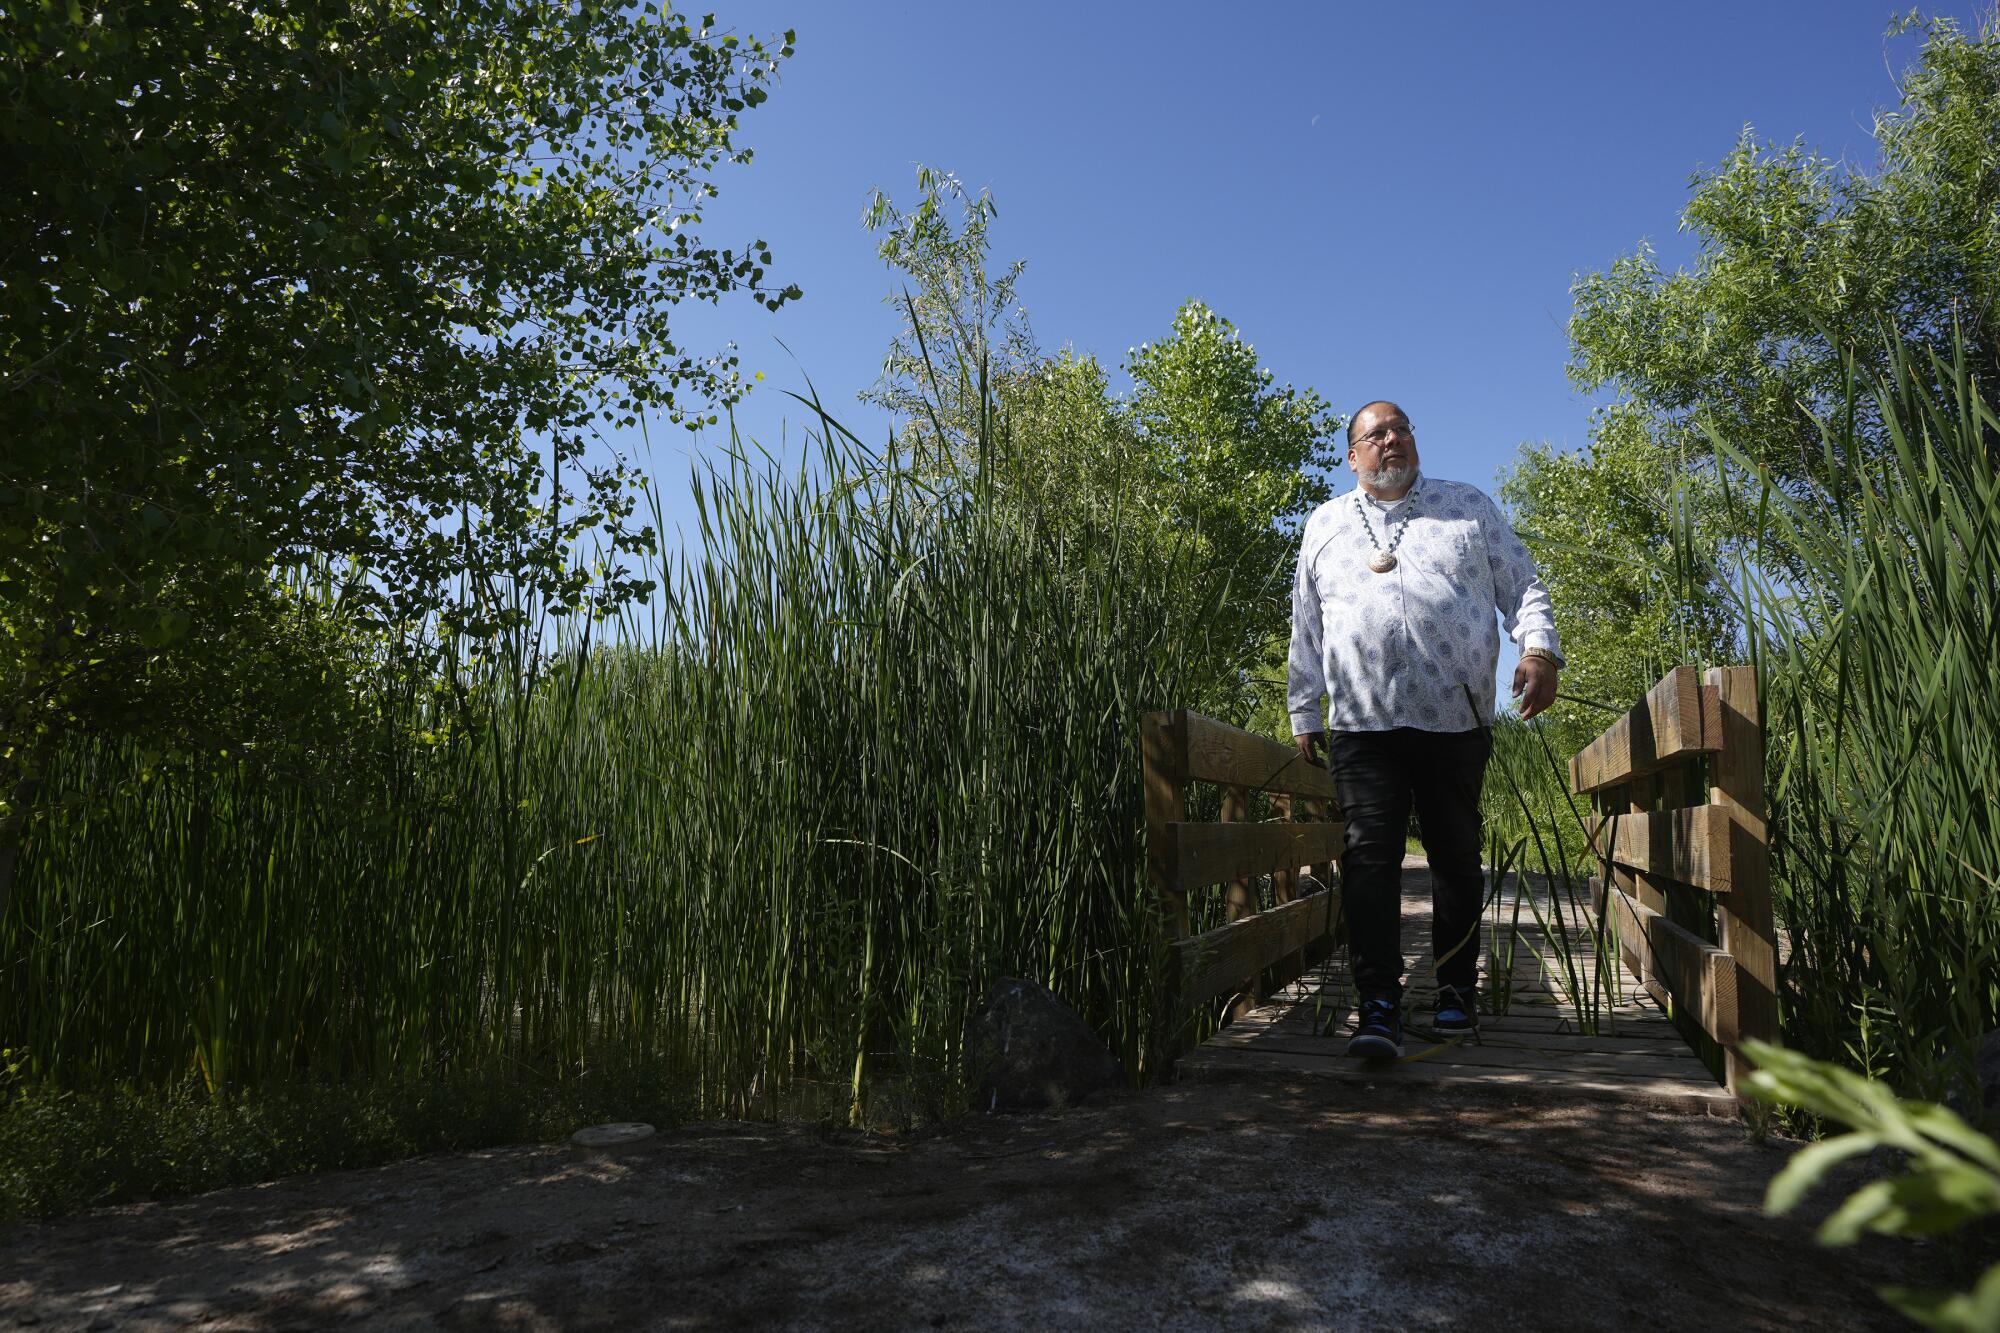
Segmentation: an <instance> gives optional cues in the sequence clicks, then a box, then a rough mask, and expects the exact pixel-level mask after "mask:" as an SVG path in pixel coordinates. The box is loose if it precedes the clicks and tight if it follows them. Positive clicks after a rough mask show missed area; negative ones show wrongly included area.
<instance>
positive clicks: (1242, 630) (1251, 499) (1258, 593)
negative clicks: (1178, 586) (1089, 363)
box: [1126, 301, 1342, 735]
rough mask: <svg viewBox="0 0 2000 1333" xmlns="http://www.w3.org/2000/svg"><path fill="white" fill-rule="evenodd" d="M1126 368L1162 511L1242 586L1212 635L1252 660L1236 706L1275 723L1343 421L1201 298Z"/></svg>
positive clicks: (1213, 573)
mask: <svg viewBox="0 0 2000 1333" xmlns="http://www.w3.org/2000/svg"><path fill="white" fill-rule="evenodd" d="M1126 369H1127V371H1129V372H1130V374H1131V376H1132V381H1133V393H1132V398H1131V403H1130V409H1129V410H1130V417H1131V421H1132V424H1133V427H1134V431H1135V433H1136V434H1137V436H1138V439H1139V443H1140V447H1141V448H1142V449H1143V450H1144V451H1145V453H1146V456H1147V460H1148V465H1149V467H1150V469H1151V471H1152V472H1153V474H1154V475H1155V476H1157V477H1159V478H1161V479H1162V482H1163V484H1162V486H1161V487H1160V490H1159V493H1158V502H1159V505H1160V509H1161V512H1162V515H1163V517H1164V518H1165V519H1166V521H1167V523H1168V524H1169V526H1170V527H1171V528H1172V529H1173V530H1174V531H1175V532H1177V533H1180V534H1183V535H1184V539H1185V540H1190V541H1193V542H1194V543H1196V544H1197V546H1198V548H1199V551H1200V559H1199V561H1198V565H1199V567H1200V568H1202V569H1204V570H1206V571H1208V577H1209V578H1211V579H1227V580H1228V581H1229V582H1230V584H1231V585H1233V587H1234V588H1236V589H1237V590H1238V592H1237V594H1236V595H1234V596H1231V597H1229V598H1227V599H1226V601H1225V602H1224V605H1225V606H1227V607H1228V608H1229V610H1230V612H1231V614H1230V615H1229V616H1228V617H1227V618H1226V620H1225V623H1223V624H1221V625H1218V626H1217V627H1216V628H1215V630H1214V632H1213V638H1214V641H1215V642H1216V643H1217V645H1218V646H1219V647H1220V648H1221V649H1222V650H1223V651H1225V652H1226V653H1228V654H1229V655H1230V656H1231V657H1233V658H1235V659H1236V660H1238V661H1241V662H1242V663H1244V664H1245V666H1244V669H1243V671H1242V673H1241V675H1240V682H1241V685H1242V687H1243V696H1242V699H1241V702H1240V705H1239V707H1238V708H1237V709H1235V710H1232V711H1237V712H1239V713H1240V712H1241V711H1243V710H1254V712H1255V714H1256V716H1257V718H1258V720H1259V721H1260V723H1263V724H1266V725H1269V724H1270V723H1271V722H1272V721H1273V720H1274V716H1275V714H1274V710H1275V712H1276V713H1282V711H1283V698H1284V686H1283V683H1282V681H1283V676H1284V670H1283V666H1282V664H1283V662H1284V643H1285V640H1286V638H1287V637H1288V635H1289V632H1290V625H1291V597H1290V588H1291V581H1290V574H1291V570H1292V566H1293V562H1294V561H1295V560H1296V559H1297V558H1298V542H1299V530H1300V527H1301V526H1302V524H1303V523H1304V521H1305V519H1306V516H1307V515H1309V514H1311V513H1312V511H1313V510H1314V509H1315V508H1316V507H1318V506H1319V505H1320V504H1322V503H1324V502H1325V501H1326V499H1327V498H1328V497H1329V496H1330V495H1331V494H1332V490H1331V487H1330V486H1329V484H1328V482H1327V474H1328V473H1329V472H1330V471H1331V470H1332V469H1334V468H1336V467H1338V466H1339V465H1340V464H1339V459H1340V444H1339V431H1340V427H1341V424H1342V423H1341V418H1340V417H1339V415H1338V414H1336V413H1335V412H1334V411H1333V409H1332V408H1331V407H1329V406H1328V404H1327V403H1326V400H1325V399H1323V398H1321V397H1320V395H1319V394H1318V393H1317V392H1315V391H1314V390H1312V389H1310V388H1306V389H1298V388H1294V387H1293V386H1292V385H1290V384H1282V385H1281V384H1278V383H1276V382H1275V380H1274V377H1273V376H1272V374H1271V372H1270V371H1269V370H1267V369H1265V368H1264V367H1263V365H1262V364H1261V363H1260V362H1259V361H1258V359H1257V349H1256V348H1255V347H1253V346H1252V345H1251V344H1249V343H1247V342H1245V341H1244V340H1243V338H1242V336H1241V335H1240V334H1239V333H1238V332H1237V331H1236V329H1235V327H1234V326H1233V325H1232V324H1230V322H1229V321H1228V320H1226V319H1223V318H1222V317H1221V316H1219V315H1217V314H1216V313H1215V312H1214V311H1213V310H1210V309H1209V308H1208V307H1207V306H1205V305H1203V304H1202V303H1201V302H1200V301H1189V302H1187V303H1186V304H1185V305H1183V306H1182V307H1181V308H1180V310H1179V311H1178V312H1176V314H1175V315H1174V323H1173V331H1172V333H1171V334H1170V335H1169V336H1168V337H1167V338H1166V339H1164V340H1162V341H1160V342H1157V343H1147V344H1145V345H1143V346H1141V347H1140V348H1139V349H1138V350H1137V351H1135V352H1134V353H1133V354H1132V355H1131V357H1130V358H1129V359H1128V360H1127V362H1126ZM1289 730H1290V727H1289V724H1285V725H1283V726H1279V727H1277V728H1276V730H1275V731H1274V732H1273V734H1276V735H1284V734H1285V733H1286V732H1288V731H1289Z"/></svg>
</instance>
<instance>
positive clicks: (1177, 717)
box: [1139, 710, 1188, 940]
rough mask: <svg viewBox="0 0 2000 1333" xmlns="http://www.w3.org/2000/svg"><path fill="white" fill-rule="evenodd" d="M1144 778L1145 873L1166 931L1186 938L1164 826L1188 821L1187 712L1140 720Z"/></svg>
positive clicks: (1183, 902)
mask: <svg viewBox="0 0 2000 1333" xmlns="http://www.w3.org/2000/svg"><path fill="white" fill-rule="evenodd" d="M1139 740H1140V748H1141V750H1142V751H1143V759H1144V765H1145V779H1146V873H1147V875H1148V876H1149V877H1150V878H1151V879H1152V881H1153V890H1154V892H1156V893H1158V894H1159V896H1160V912H1161V914H1162V916H1163V917H1164V918H1165V921H1166V926H1167V934H1168V936H1169V938H1172V939H1177V940H1179V939H1186V938H1187V934H1188V907H1187V894H1185V893H1184V892H1182V891H1181V888H1180V886H1179V885H1177V884H1175V883H1174V882H1173V878H1172V873H1171V869H1170V867H1169V866H1168V864H1167V825H1169V824H1179V823H1183V822H1185V821H1186V819H1187V713H1186V711H1185V710H1181V711H1176V712H1172V713H1148V714H1146V717H1145V720H1144V721H1142V722H1140V724H1139Z"/></svg>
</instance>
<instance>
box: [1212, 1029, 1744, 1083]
mask: <svg viewBox="0 0 2000 1333" xmlns="http://www.w3.org/2000/svg"><path fill="white" fill-rule="evenodd" d="M1653 1044H1654V1047H1655V1048H1656V1049H1654V1050H1650V1051H1638V1052H1630V1051H1593V1050H1584V1049H1582V1043H1581V1042H1578V1043H1577V1047H1578V1049H1575V1050H1549V1049H1546V1048H1535V1047H1525V1046H1482V1045H1479V1044H1478V1043H1476V1042H1470V1041H1466V1042H1452V1043H1428V1042H1425V1041H1423V1040H1421V1039H1419V1038H1415V1037H1412V1036H1410V1035H1409V1034H1408V1033H1407V1032H1406V1033H1405V1034H1404V1047H1403V1049H1404V1051H1405V1052H1406V1054H1405V1056H1404V1059H1405V1060H1407V1061H1409V1062H1411V1063H1417V1062H1422V1063H1424V1064H1432V1065H1440V1066H1450V1067H1455V1068H1459V1069H1464V1070H1487V1069H1540V1070H1547V1071H1550V1072H1560V1071H1563V1070H1575V1071H1577V1072H1580V1073H1586V1074H1607V1075H1611V1076H1613V1077H1616V1078H1670V1079H1687V1080H1689V1081H1691V1082H1693V1081H1699V1082H1703V1083H1712V1082H1713V1081H1714V1080H1712V1079H1711V1078H1709V1075H1708V1071H1707V1070H1706V1069H1704V1068H1702V1064H1701V1061H1699V1060H1697V1059H1695V1058H1694V1052H1692V1051H1690V1050H1688V1049H1687V1048H1686V1047H1685V1046H1682V1047H1679V1048H1678V1049H1676V1048H1675V1047H1672V1046H1668V1045H1666V1044H1665V1043H1664V1042H1655V1043H1653ZM1203 1049H1209V1048H1208V1047H1206V1046H1204V1048H1203ZM1213 1049H1215V1050H1217V1051H1225V1050H1227V1051H1237V1052H1252V1051H1254V1052H1278V1053H1281V1054H1290V1055H1317V1056H1326V1055H1341V1056H1345V1055H1346V1054H1347V1034H1346V1033H1345V1032H1343V1033H1340V1034H1339V1035H1338V1036H1332V1037H1311V1036H1289V1035H1284V1036H1272V1037H1267V1038H1265V1039H1264V1040H1263V1041H1260V1042H1257V1043H1256V1044H1255V1045H1251V1046H1227V1045H1221V1044H1218V1045H1216V1046H1215V1047H1214V1048H1213Z"/></svg>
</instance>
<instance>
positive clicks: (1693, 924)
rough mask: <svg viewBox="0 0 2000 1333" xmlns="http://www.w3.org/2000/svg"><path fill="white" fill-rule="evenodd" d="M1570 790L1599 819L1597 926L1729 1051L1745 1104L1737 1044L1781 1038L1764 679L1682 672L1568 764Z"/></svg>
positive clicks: (1681, 1014)
mask: <svg viewBox="0 0 2000 1333" xmlns="http://www.w3.org/2000/svg"><path fill="white" fill-rule="evenodd" d="M1569 779H1570V786H1571V788H1572V789H1573V790H1574V791H1576V792H1577V793H1578V794H1580V795H1588V796H1589V797H1590V798H1591V800H1592V803H1593V804H1594V806H1595V808H1596V812H1597V813H1596V815H1595V817H1594V818H1593V819H1592V820H1591V821H1590V825H1589V832H1590V839H1591V850H1592V851H1594V852H1595V853H1596V854H1597V857H1598V861H1599V866H1600V869H1601V871H1602V873H1601V875H1600V876H1599V877H1597V878H1595V879H1593V881H1592V887H1593V889H1594V890H1595V891H1596V894H1597V905H1598V919H1599V920H1601V921H1609V922H1610V923H1611V925H1612V927H1613V929H1614V931H1615V933H1616V935H1617V938H1618V942H1619V943H1618V947H1619V952H1620V954H1621V955H1622V957H1623V960H1624V963H1625V967H1626V969H1627V970H1628V971H1630V972H1631V974H1632V975H1633V976H1634V977H1635V978H1637V980H1638V981H1639V983H1640V984H1641V985H1642V986H1644V987H1645V988H1646V990H1647V991H1648V992H1650V993H1651V994H1652V995H1653V997H1654V998H1655V999H1657V1000H1658V1001H1659V1002H1660V1003H1661V1004H1662V1005H1664V1006H1666V1007H1667V1009H1668V1011H1669V1012H1670V1013H1672V1014H1673V1015H1674V1016H1675V1017H1676V1019H1677V1020H1680V1021H1681V1022H1682V1024H1683V1028H1684V1029H1685V1028H1686V1027H1687V1026H1688V1025H1692V1026H1693V1027H1695V1028H1697V1029H1699V1033H1700V1034H1702V1035H1705V1036H1706V1037H1707V1038H1709V1039H1711V1040H1713V1041H1714V1042H1715V1043H1716V1044H1717V1046H1719V1047H1720V1048H1721V1054H1722V1061H1723V1069H1722V1074H1723V1078H1724V1081H1725V1082H1726V1083H1727V1084H1728V1085H1729V1088H1730V1090H1731V1091H1732V1092H1736V1093H1738V1095H1739V1096H1740V1095H1741V1089H1742V1086H1743V1084H1742V1079H1743V1076H1744V1075H1745V1074H1747V1073H1748V1072H1749V1066H1748V1065H1747V1064H1746V1063H1745V1062H1744V1060H1743V1057H1742V1056H1741V1054H1740V1053H1739V1052H1738V1043H1739V1042H1741V1041H1742V1040H1743V1039H1744V1038H1746V1037H1754V1038H1758V1039H1760V1040H1763V1041H1775V1040H1776V1039H1777V1035H1778V1002H1777V941H1776V933H1775V931H1774V929H1773V924H1772V919H1771V883H1770V844H1769V841H1768V838H1767V835H1766V831H1765V825H1764V732H1763V727H1762V725H1761V723H1760V721H1759V715H1758V707H1757V677H1756V673H1755V672H1754V671H1753V670H1752V669H1751V668H1749V667H1715V668H1713V669H1711V670H1710V671H1708V673H1707V674H1706V675H1702V674H1699V673H1697V672H1696V670H1695V668H1693V667H1676V668H1674V669H1673V670H1672V671H1670V672H1668V673H1667V675H1666V677H1665V679H1663V680H1661V681H1660V683H1659V684H1657V685H1655V686H1654V687H1653V688H1652V689H1651V690H1649V691H1647V693H1646V697H1645V698H1644V699H1642V700H1640V701H1639V702H1638V703H1637V704H1635V705H1634V706H1633V707H1632V709H1631V711H1629V712H1627V713H1626V714H1625V716H1623V717H1622V718H1620V719H1619V720H1618V721H1616V722H1614V723H1612V724H1611V726H1610V727H1609V728H1607V729H1606V730H1605V731H1604V733H1603V734H1602V735H1600V736H1599V737H1598V738H1597V739H1596V740H1594V741H1592V742H1591V743H1590V744H1589V745H1587V746H1585V747H1584V749H1583V750H1582V751H1581V752H1579V753H1578V754H1577V756H1576V757H1575V758H1574V759H1572V760H1570V763H1569ZM1718 927H1719V929H1718Z"/></svg>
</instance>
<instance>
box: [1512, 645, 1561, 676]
mask: <svg viewBox="0 0 2000 1333" xmlns="http://www.w3.org/2000/svg"><path fill="white" fill-rule="evenodd" d="M1530 657H1537V658H1540V659H1541V660H1542V661H1544V662H1547V663H1548V664H1549V665H1550V666H1552V667H1554V668H1555V669H1556V670H1558V671H1560V670H1562V665H1563V660H1562V659H1561V658H1560V657H1557V656H1556V655H1555V653H1554V652H1552V651H1550V650H1549V649H1547V648H1523V649H1522V650H1521V660H1522V661H1524V662H1525V661H1526V660H1527V659H1529V658H1530Z"/></svg>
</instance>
